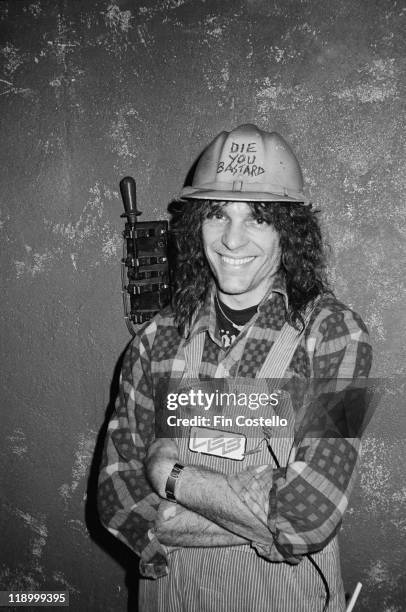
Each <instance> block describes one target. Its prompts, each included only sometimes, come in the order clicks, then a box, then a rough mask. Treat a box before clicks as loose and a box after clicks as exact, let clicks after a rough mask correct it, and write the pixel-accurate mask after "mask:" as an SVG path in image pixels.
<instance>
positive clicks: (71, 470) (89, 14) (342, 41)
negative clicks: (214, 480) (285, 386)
mask: <svg viewBox="0 0 406 612" xmlns="http://www.w3.org/2000/svg"><path fill="white" fill-rule="evenodd" d="M405 14H406V5H405V2H404V1H403V2H400V1H396V0H340V1H339V2H336V1H333V0H237V1H235V2H234V1H233V2H218V1H214V0H144V1H141V0H139V1H136V0H95V1H92V2H86V1H85V0H74V1H71V2H69V1H68V0H36V1H32V2H30V1H26V0H20V1H18V2H12V1H2V2H1V3H0V104H1V115H0V116H1V128H0V129H1V133H0V143H1V144H0V146H1V153H0V155H1V164H0V180H1V191H0V236H1V275H2V276H1V277H2V287H3V289H2V300H1V302H2V314H1V319H0V325H1V332H0V333H1V338H2V340H1V342H2V377H1V384H2V405H1V430H0V436H1V443H0V462H1V463H0V465H1V470H0V478H1V511H0V529H1V531H0V532H1V545H0V551H1V552H0V556H1V579H0V588H1V589H3V590H4V589H19V588H21V589H25V588H32V589H69V591H70V594H71V609H73V610H75V612H76V611H78V612H81V611H83V612H84V611H89V610H91V611H97V610H100V611H101V610H103V612H108V611H114V612H116V611H119V610H126V607H127V598H128V592H127V587H126V582H127V583H128V584H130V585H131V584H134V583H135V582H136V580H135V577H136V561H135V558H134V557H132V555H131V554H127V553H126V551H125V550H124V549H122V548H121V547H119V546H117V545H116V544H115V543H114V542H113V540H112V539H111V538H110V537H109V536H108V534H103V532H102V530H101V529H100V527H99V526H98V524H97V520H96V518H95V508H94V485H95V476H94V469H92V458H93V457H95V459H94V462H93V466H94V464H95V462H97V457H98V455H99V452H100V437H101V436H102V429H103V422H104V419H105V415H106V413H108V411H109V405H110V402H111V400H112V398H113V397H114V393H115V378H114V373H115V368H116V364H117V361H118V358H119V355H120V353H121V351H122V350H123V348H124V347H125V345H126V343H127V341H128V340H129V334H128V332H127V330H126V328H125V325H124V322H123V319H122V307H121V296H120V251H121V230H122V227H123V226H122V220H121V219H120V217H119V215H120V214H121V212H122V209H121V201H120V198H119V195H118V181H119V180H120V178H122V177H123V176H125V175H126V174H131V175H133V176H134V177H135V178H136V179H137V181H138V195H139V206H140V208H141V210H144V216H143V218H145V219H156V218H160V217H163V216H165V214H166V206H167V203H168V202H169V201H170V199H171V198H172V197H173V196H174V195H176V193H177V192H178V190H179V189H180V186H181V184H182V182H183V179H184V177H185V175H186V172H187V170H188V168H189V167H190V164H191V162H192V161H193V160H194V158H195V157H196V155H197V154H198V153H199V152H200V150H201V148H202V146H203V145H204V144H205V143H207V142H209V141H210V140H211V139H212V138H213V137H214V136H215V135H216V134H217V133H218V132H219V131H220V130H222V129H230V128H232V127H235V126H236V125H239V124H241V123H244V122H254V123H256V124H257V125H259V126H260V127H262V128H265V129H275V130H277V131H279V132H281V133H282V134H283V135H284V136H285V137H286V138H287V139H288V140H289V141H290V142H291V143H292V145H293V147H294V149H295V150H296V152H297V154H298V157H299V159H300V160H301V163H302V166H303V169H304V174H305V178H306V183H307V186H308V189H309V192H310V194H311V197H312V199H313V201H314V202H315V204H316V205H317V206H318V207H320V209H321V210H322V211H323V217H322V218H323V224H324V226H325V228H326V232H327V235H328V238H329V242H330V244H331V247H332V252H333V255H332V259H331V275H332V278H333V280H334V282H335V287H336V292H337V294H338V295H339V296H340V297H341V298H342V299H343V300H344V301H346V302H347V303H349V304H350V305H351V306H353V307H354V308H356V309H357V310H358V311H359V312H360V313H361V315H362V316H363V317H364V319H365V321H366V323H367V324H368V326H369V329H370V332H371V335H372V338H373V340H374V345H375V364H374V372H373V375H374V376H375V377H382V378H383V379H384V396H383V399H382V401H381V404H380V409H379V412H378V414H377V415H376V417H375V420H374V422H373V424H372V425H371V426H370V428H369V430H368V435H367V438H366V443H365V450H364V457H363V464H362V469H361V476H360V480H359V486H358V489H357V492H356V494H355V495H354V497H353V499H352V503H351V508H350V511H349V512H348V515H347V520H346V522H345V525H344V528H343V531H342V538H341V540H342V547H343V570H344V576H345V580H346V586H347V589H348V590H352V589H353V588H354V586H355V584H356V582H357V581H358V580H361V581H362V582H363V583H364V588H363V591H362V594H361V597H360V601H359V605H358V608H357V609H358V610H359V611H360V612H361V611H365V612H366V611H368V612H371V611H372V612H374V611H377V612H378V611H379V612H398V611H401V610H404V609H405V606H406V596H405V590H404V589H405V587H404V585H405V584H406V581H405V570H404V568H405V544H406V512H405V500H406V482H405V477H404V467H403V466H404V465H405V461H406V450H405V444H404V440H405V435H406V417H405V410H404V407H405V400H404V393H405V349H404V347H405V344H406V339H405V328H406V315H405V309H404V300H405V281H404V269H405V263H406V262H405V250H404V244H405V237H406V224H405V206H404V198H403V197H402V196H403V195H404V189H405V176H406V172H405V167H404V89H403V88H404V85H405V82H404V80H405V47H404V32H405V29H406V28H405V23H404V21H405V19H404V18H405ZM402 96H403V97H402ZM402 113H403V114H402ZM100 432H101V433H100ZM86 497H87V501H86ZM133 600H134V595H133V594H131V592H130V606H131V604H132V603H133ZM133 609H134V608H133Z"/></svg>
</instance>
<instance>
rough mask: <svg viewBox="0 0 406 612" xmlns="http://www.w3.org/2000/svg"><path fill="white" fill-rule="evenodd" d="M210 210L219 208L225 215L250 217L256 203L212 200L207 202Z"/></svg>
mask: <svg viewBox="0 0 406 612" xmlns="http://www.w3.org/2000/svg"><path fill="white" fill-rule="evenodd" d="M209 205H210V208H211V209H215V210H218V209H219V208H221V210H223V211H224V212H226V213H229V212H230V213H233V212H235V213H239V214H247V215H251V214H252V213H255V209H256V208H257V207H258V203H256V204H255V203H254V202H232V201H230V200H212V201H211V202H209Z"/></svg>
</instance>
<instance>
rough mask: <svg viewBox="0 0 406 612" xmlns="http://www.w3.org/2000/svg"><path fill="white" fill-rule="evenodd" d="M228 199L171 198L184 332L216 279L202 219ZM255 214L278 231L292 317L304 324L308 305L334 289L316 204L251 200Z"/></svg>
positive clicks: (176, 294)
mask: <svg viewBox="0 0 406 612" xmlns="http://www.w3.org/2000/svg"><path fill="white" fill-rule="evenodd" d="M226 204H227V202H213V201H209V200H194V201H193V202H190V201H184V200H174V201H173V202H171V203H170V204H169V207H168V211H169V213H170V214H171V225H170V228H171V236H172V239H173V240H172V244H173V249H174V253H173V264H172V265H173V272H172V277H173V283H172V285H173V289H174V291H173V300H172V307H173V310H174V313H175V321H176V323H177V325H178V326H179V330H180V331H181V332H183V331H184V330H185V328H186V327H187V325H188V324H189V323H190V320H191V317H192V315H193V312H194V311H195V310H196V308H197V307H198V306H200V305H201V304H202V302H204V300H205V298H206V295H207V291H208V289H209V287H210V284H211V282H212V278H213V276H212V273H211V270H210V268H209V265H208V263H207V261H206V257H205V254H204V250H203V241H202V223H203V221H204V219H206V218H207V217H208V216H209V215H212V214H213V213H214V212H216V211H217V210H218V209H219V208H221V207H222V206H225V205H226ZM248 205H249V206H250V208H251V210H252V213H253V215H254V217H255V218H257V219H262V220H263V221H265V222H266V223H269V224H270V225H272V226H273V227H274V228H275V229H276V231H277V232H278V234H279V241H280V246H281V251H282V256H281V269H282V271H283V273H284V276H285V279H286V289H287V294H288V300H289V312H288V321H289V322H290V323H291V324H292V325H294V326H295V327H296V328H298V329H300V327H301V326H302V325H303V317H302V314H303V310H304V308H305V307H306V305H307V304H308V303H309V302H310V301H311V300H313V299H314V298H315V297H316V296H318V295H320V294H321V293H324V292H330V289H329V286H328V282H327V277H326V264H325V253H324V245H323V239H322V235H321V231H320V226H319V222H318V219H317V214H318V212H319V211H315V210H313V209H312V205H311V204H307V205H306V204H301V203H296V202H272V203H269V202H250V203H248Z"/></svg>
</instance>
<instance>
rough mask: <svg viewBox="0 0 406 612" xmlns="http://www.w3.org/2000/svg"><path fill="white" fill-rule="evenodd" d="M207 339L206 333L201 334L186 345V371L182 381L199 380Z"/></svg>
mask: <svg viewBox="0 0 406 612" xmlns="http://www.w3.org/2000/svg"><path fill="white" fill-rule="evenodd" d="M205 339H206V332H200V333H199V334H196V336H193V338H192V340H191V341H190V342H188V343H187V344H185V345H184V355H185V371H184V373H183V377H182V379H189V380H190V379H194V380H197V379H198V378H199V370H200V364H201V362H202V356H203V349H204V341H205Z"/></svg>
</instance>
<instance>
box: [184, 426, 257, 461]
mask: <svg viewBox="0 0 406 612" xmlns="http://www.w3.org/2000/svg"><path fill="white" fill-rule="evenodd" d="M246 443H247V439H246V437H245V436H244V435H243V434H238V433H235V432H233V431H222V430H221V429H211V428H210V427H191V428H190V437H189V450H191V451H192V452H194V453H202V454H204V455H215V456H216V457H223V458H224V459H234V460H235V461H242V460H243V459H244V455H245V446H246Z"/></svg>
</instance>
